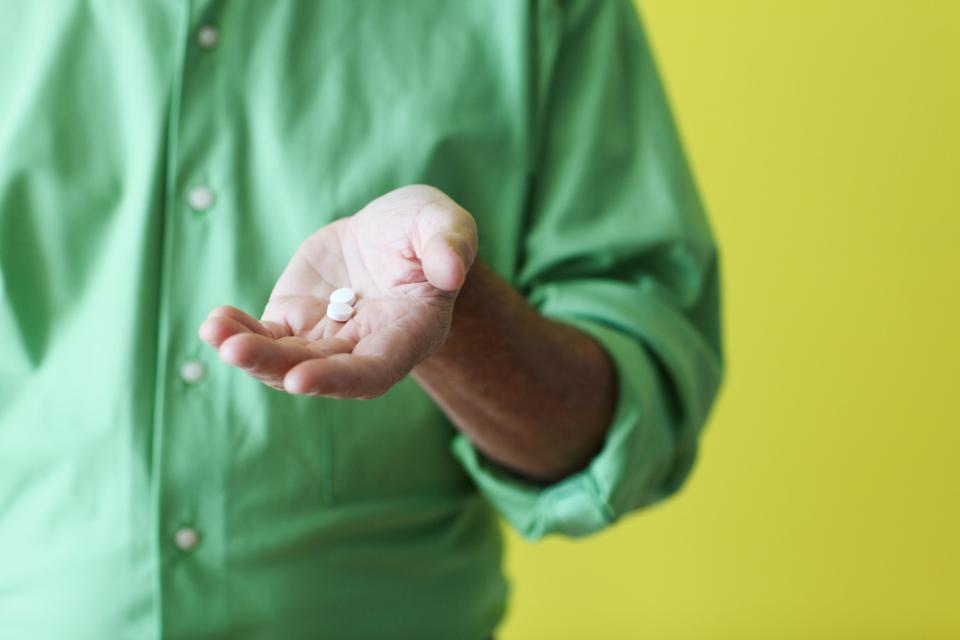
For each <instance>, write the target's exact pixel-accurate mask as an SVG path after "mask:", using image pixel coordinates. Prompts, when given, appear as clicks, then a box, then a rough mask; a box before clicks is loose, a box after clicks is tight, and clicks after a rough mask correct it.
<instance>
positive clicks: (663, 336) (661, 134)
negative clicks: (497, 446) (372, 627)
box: [452, 0, 723, 540]
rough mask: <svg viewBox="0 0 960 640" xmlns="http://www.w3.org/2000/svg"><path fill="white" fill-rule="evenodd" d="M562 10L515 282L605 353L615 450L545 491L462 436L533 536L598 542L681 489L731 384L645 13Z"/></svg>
mask: <svg viewBox="0 0 960 640" xmlns="http://www.w3.org/2000/svg"><path fill="white" fill-rule="evenodd" d="M556 6H557V7H559V9H558V12H557V14H556V15H555V16H554V18H555V19H553V20H552V21H551V20H547V22H546V23H544V25H542V29H544V30H545V31H546V32H545V33H541V37H540V38H539V42H540V43H541V44H540V46H541V50H540V51H539V52H538V56H537V58H538V64H539V65H540V67H539V68H540V77H541V78H543V82H542V83H541V86H542V92H541V94H540V95H541V98H540V99H538V101H537V105H538V107H537V109H536V111H537V113H538V118H537V122H538V125H537V127H536V131H537V132H538V135H537V136H536V148H537V149H538V151H537V154H536V158H537V161H536V163H535V171H534V179H533V182H532V183H533V185H534V187H533V192H532V194H531V198H530V210H529V211H528V216H527V219H526V220H527V222H526V225H527V226H526V234H525V242H524V247H523V254H522V260H521V261H520V262H519V268H518V270H517V273H516V274H515V278H514V281H515V284H516V286H517V287H518V288H520V289H521V290H522V291H524V292H525V293H526V294H527V296H528V299H529V300H530V301H531V303H532V304H534V305H535V306H536V307H537V308H538V309H539V310H540V312H541V313H542V314H543V315H544V316H547V317H550V318H553V319H556V320H559V321H563V322H566V323H569V324H572V325H574V326H576V327H578V328H579V329H580V330H582V331H584V332H585V333H587V334H588V335H590V336H591V337H593V338H594V339H595V340H596V341H597V342H598V344H600V345H601V346H602V347H603V348H604V349H605V350H606V352H607V353H608V354H609V356H610V358H611V361H612V362H613V364H614V366H615V370H616V374H617V380H618V382H617V400H616V405H615V409H614V412H613V417H612V420H611V423H610V425H609V426H608V430H607V433H606V439H605V442H604V444H603V447H602V449H601V450H600V451H599V452H598V453H597V454H596V455H595V456H594V457H593V459H592V460H591V461H590V462H589V464H588V465H587V466H586V467H585V468H584V469H582V470H581V471H578V472H576V473H573V474H571V475H570V476H568V477H566V478H563V479H561V480H559V481H557V482H554V483H550V484H547V485H544V484H538V483H535V482H531V481H529V480H527V479H524V478H521V477H519V476H516V475H515V474H513V473H512V472H510V471H509V470H507V469H505V468H503V467H501V466H499V465H498V464H497V463H496V462H495V461H493V460H491V459H490V458H488V457H486V456H485V455H484V454H483V453H482V452H480V451H479V450H478V449H476V447H474V446H473V444H472V442H471V441H470V440H469V439H468V438H467V437H466V436H464V435H462V434H460V435H457V436H456V437H455V438H454V441H453V443H452V451H453V453H454V455H455V456H456V458H457V459H459V460H460V462H461V463H462V465H463V467H464V468H465V469H466V471H467V473H468V474H469V475H470V476H471V477H472V478H473V479H474V481H475V482H476V484H477V486H478V487H479V489H480V491H481V492H483V493H484V494H485V495H486V496H487V498H488V499H489V500H490V501H491V503H492V504H493V505H494V506H495V508H496V509H497V510H498V511H499V512H500V513H501V514H502V516H503V517H504V519H505V520H507V522H509V523H510V525H511V526H512V527H513V528H514V529H516V530H517V531H518V532H519V533H520V535H522V536H523V537H525V538H527V539H531V540H534V539H538V538H541V537H543V536H544V535H547V534H552V533H557V534H563V535H567V536H571V537H577V536H584V535H587V534H590V533H593V532H596V531H599V530H601V529H603V528H605V527H607V526H609V525H610V524H611V523H613V522H614V521H616V520H618V519H619V518H620V517H622V516H624V515H625V514H628V513H630V512H632V511H635V510H637V509H639V508H641V507H644V506H647V505H650V504H653V503H655V502H658V501H660V500H662V499H664V498H665V497H667V496H669V495H671V494H673V493H674V492H676V490H677V489H678V488H679V487H680V486H681V485H682V484H683V482H684V481H685V479H686V478H687V477H688V475H689V473H690V469H691V468H692V466H693V463H694V459H695V457H696V454H697V444H698V440H699V437H700V434H701V432H702V429H703V426H704V424H705V422H706V420H707V418H708V416H709V413H710V409H711V406H712V405H713V402H714V399H715V397H716V395H717V392H718V389H719V387H720V383H721V379H722V375H723V356H722V346H721V336H720V291H719V272H718V253H717V247H716V243H715V241H714V237H713V234H712V232H711V229H710V226H709V223H708V221H707V219H706V216H705V214H704V211H703V207H702V204H701V200H700V198H699V196H698V193H697V189H696V186H695V183H694V181H693V179H692V176H691V172H690V170H689V167H688V164H687V162H686V160H685V158H684V154H683V150H682V146H681V144H680V142H679V138H678V135H677V132H676V129H675V126H674V122H673V119H672V117H671V114H670V110H669V107H668V103H667V100H666V98H665V95H664V91H663V88H662V85H661V82H660V80H659V77H658V74H657V70H656V68H655V65H654V61H653V57H652V55H651V52H650V49H649V46H648V43H647V41H646V39H645V36H644V33H643V30H642V27H641V25H640V22H639V19H638V16H637V15H636V12H635V10H634V8H633V6H632V4H631V3H630V2H629V1H628V0H574V1H572V2H566V3H561V4H559V5H556ZM550 43H554V44H553V45H551V44H550Z"/></svg>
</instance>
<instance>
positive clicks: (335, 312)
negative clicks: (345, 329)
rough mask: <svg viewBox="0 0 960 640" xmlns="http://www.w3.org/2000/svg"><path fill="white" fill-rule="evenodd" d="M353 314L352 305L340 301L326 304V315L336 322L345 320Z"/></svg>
mask: <svg viewBox="0 0 960 640" xmlns="http://www.w3.org/2000/svg"><path fill="white" fill-rule="evenodd" d="M352 315H353V307H351V306H350V305H348V304H343V303H342V302H331V303H330V304H328V305H327V317H328V318H330V319H331V320H336V321H337V322H346V321H347V320H349V319H350V316H352Z"/></svg>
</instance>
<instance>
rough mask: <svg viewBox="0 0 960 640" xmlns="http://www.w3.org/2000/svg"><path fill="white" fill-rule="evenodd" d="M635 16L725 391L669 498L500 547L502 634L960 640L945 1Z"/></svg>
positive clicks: (954, 133)
mask: <svg viewBox="0 0 960 640" xmlns="http://www.w3.org/2000/svg"><path fill="white" fill-rule="evenodd" d="M640 7H641V9H642V11H643V16H644V21H645V23H646V27H647V30H648V34H649V35H650V38H651V40H652V43H653V45H654V49H655V50H656V52H657V55H658V60H659V65H660V69H661V72H662V74H663V76H664V78H665V81H666V85H667V88H668V91H669V93H670V95H671V99H672V104H673V107H674V113H675V115H676V117H677V119H678V121H679V124H680V127H681V130H682V132H683V136H684V139H685V143H686V148H687V151H688V153H689V156H690V158H691V161H692V164H693V167H694V169H695V171H696V174H697V177H698V181H699V184H700V186H701V190H702V193H703V195H704V198H705V201H706V203H707V205H708V207H709V211H710V215H711V219H712V221H713V225H714V228H715V230H716V233H717V236H718V238H719V241H720V245H721V251H722V259H723V268H724V281H725V305H724V306H725V309H724V317H725V323H726V344H727V351H728V362H729V370H728V371H729V377H728V378H727V381H726V385H725V388H724V390H723V394H722V397H721V400H720V403H719V405H718V406H717V409H716V411H715V413H714V415H713V419H712V421H711V423H710V425H709V427H708V430H707V432H706V434H705V436H704V440H703V447H702V450H701V457H700V460H699V462H698V465H697V467H696V469H695V471H694V473H693V475H692V477H691V479H690V481H689V483H688V484H687V486H686V488H685V489H684V490H683V491H682V492H681V493H680V494H679V495H678V496H676V497H675V498H674V499H672V500H671V501H670V502H668V503H665V504H663V505H662V506H659V507H656V508H654V509H652V510H649V511H647V512H642V513H638V514H632V515H630V516H628V517H627V518H626V519H625V520H623V521H621V522H620V523H619V524H618V525H617V526H615V527H614V528H612V529H609V530H607V531H605V532H603V533H601V534H599V535H596V536H593V537H590V538H587V539H584V540H581V541H569V540H563V539H557V538H550V539H547V540H545V541H542V542H540V543H536V544H530V543H527V542H524V541H522V540H521V539H519V538H518V537H516V536H515V535H511V536H510V537H509V546H508V567H507V568H508V572H509V574H510V576H511V578H512V579H513V582H514V594H513V596H514V597H513V601H512V603H511V611H510V614H509V616H508V619H507V621H506V623H505V625H504V626H503V627H502V628H501V630H500V633H499V635H498V638H502V639H503V640H524V639H539V638H584V639H592V638H657V639H659V638H765V639H766V638H777V639H781V638H870V639H876V638H960V554H958V551H957V545H958V542H960V460H958V449H960V428H958V427H960V425H958V422H960V421H958V419H957V402H958V398H960V389H958V381H960V367H958V363H960V340H958V338H957V337H956V332H957V331H960V304H958V302H957V296H958V294H960V258H958V251H957V249H958V245H960V206H958V205H957V201H958V197H960V196H958V186H960V160H958V154H960V125H958V121H960V91H958V85H960V2H955V1H953V0H940V1H937V0H916V1H914V2H903V1H897V2H892V1H877V0H874V1H866V0H864V1H851V0H820V1H810V0H803V1H801V0H796V1H791V2H787V1H782V0H765V1H760V0H755V1H746V0H702V1H695V0H655V1H654V0H647V1H642V0H641V2H640Z"/></svg>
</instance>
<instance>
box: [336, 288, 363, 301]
mask: <svg viewBox="0 0 960 640" xmlns="http://www.w3.org/2000/svg"><path fill="white" fill-rule="evenodd" d="M356 301H357V292H356V291H354V290H353V289H351V288H350V287H343V288H341V289H337V290H335V291H334V292H333V293H331V294H330V302H339V303H340V304H353V303H354V302H356Z"/></svg>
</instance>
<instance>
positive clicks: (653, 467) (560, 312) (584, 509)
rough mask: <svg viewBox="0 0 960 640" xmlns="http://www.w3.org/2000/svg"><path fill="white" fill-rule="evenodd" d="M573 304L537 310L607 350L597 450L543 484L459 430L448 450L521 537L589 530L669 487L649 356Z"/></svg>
mask: <svg viewBox="0 0 960 640" xmlns="http://www.w3.org/2000/svg"><path fill="white" fill-rule="evenodd" d="M554 293H559V292H558V291H554ZM565 293H566V292H565ZM571 293H572V292H571ZM561 297H562V296H561ZM555 301H557V300H556V299H555ZM575 307H579V305H573V306H571V307H567V306H566V305H559V306H553V305H550V304H548V305H547V306H546V307H544V308H542V309H541V312H542V313H544V315H547V316H554V317H556V318H558V319H562V320H563V321H564V322H566V323H568V324H571V325H574V326H576V327H577V328H579V329H581V330H582V331H584V332H586V333H587V334H588V335H590V336H592V337H593V338H594V339H595V340H596V341H597V342H598V343H599V344H600V345H601V346H602V347H603V348H604V349H605V350H606V351H607V353H608V354H609V355H610V357H611V360H612V361H613V363H614V365H615V367H616V371H617V387H618V394H617V400H616V405H615V409H614V413H613V418H612V420H611V422H610V425H609V426H608V430H607V435H606V438H605V441H604V445H603V447H602V449H601V450H600V451H599V452H598V453H597V454H596V455H595V456H594V458H593V459H592V460H591V461H590V463H589V465H588V466H587V467H585V468H584V469H582V470H581V471H578V472H575V473H573V474H571V475H569V476H567V477H566V478H563V479H561V480H559V481H556V482H554V483H551V484H548V485H543V484H537V483H536V482H533V481H530V480H527V479H524V478H521V477H520V476H518V475H516V474H514V473H512V472H511V471H510V470H509V469H507V468H505V467H503V466H501V465H499V464H498V463H497V462H495V461H494V460H492V459H491V458H489V457H488V456H486V455H485V454H483V452H481V451H479V450H478V449H477V448H476V447H475V446H474V444H473V442H472V441H471V440H470V439H469V438H468V437H467V436H465V435H464V434H462V433H458V434H457V435H456V436H454V439H453V441H452V443H451V450H452V453H453V455H454V456H455V457H456V458H457V459H458V460H459V461H460V463H461V464H462V465H463V467H464V469H465V470H466V472H467V473H468V475H470V476H471V477H472V478H473V480H474V482H475V483H476V485H477V487H478V489H479V490H480V491H481V492H482V493H483V494H484V495H485V496H486V497H487V499H488V500H489V501H490V502H491V503H492V504H493V506H494V508H495V509H496V510H497V511H498V512H499V513H500V515H501V516H503V518H504V519H505V520H506V521H507V522H508V523H509V524H510V525H511V526H512V527H513V528H514V529H515V530H516V531H517V532H518V533H519V534H520V535H521V536H522V537H524V538H526V539H528V540H537V539H539V538H542V537H543V536H545V535H548V534H552V533H557V534H562V535H566V536H569V537H581V536H585V535H588V534H591V533H594V532H596V531H599V530H601V529H604V528H606V527H607V526H609V525H610V524H612V523H613V522H614V521H616V520H617V519H618V518H620V517H621V516H622V515H624V514H625V513H627V512H628V511H631V510H633V509H636V508H638V507H640V506H644V505H647V504H651V503H653V502H656V501H658V500H660V499H662V498H663V497H666V495H667V494H668V493H669V492H670V491H672V489H670V490H668V489H665V488H664V485H665V482H664V481H665V479H666V478H667V476H668V475H669V473H670V471H671V469H674V463H675V462H676V461H675V460H674V454H675V451H674V450H675V443H674V438H673V436H672V434H671V432H670V426H669V420H668V419H667V417H666V416H665V415H664V413H663V412H664V400H663V397H662V389H661V388H660V386H659V385H660V383H659V382H658V380H657V378H656V367H655V365H654V363H653V361H652V359H651V357H650V354H649V353H648V352H647V350H646V348H645V347H644V346H643V344H642V343H641V341H640V340H638V339H637V338H635V337H634V336H632V335H630V334H628V333H626V332H624V331H622V330H620V329H617V328H613V327H611V326H608V325H607V324H606V323H605V322H603V321H602V320H599V319H596V318H589V317H585V316H583V315H580V314H579V313H578V312H577V311H576V310H575ZM684 466H686V465H684ZM674 470H675V469H674Z"/></svg>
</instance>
